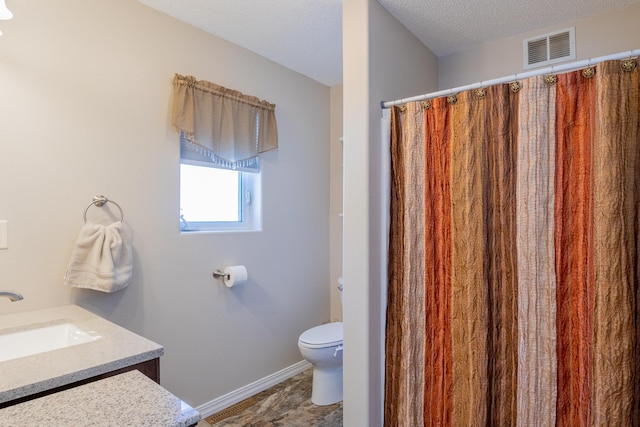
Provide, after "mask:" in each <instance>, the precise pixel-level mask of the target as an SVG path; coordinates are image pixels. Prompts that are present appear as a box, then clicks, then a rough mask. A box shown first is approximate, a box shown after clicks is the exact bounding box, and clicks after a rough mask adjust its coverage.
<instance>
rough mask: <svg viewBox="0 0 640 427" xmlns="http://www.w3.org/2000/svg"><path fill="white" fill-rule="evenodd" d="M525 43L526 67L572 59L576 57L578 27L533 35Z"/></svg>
mask: <svg viewBox="0 0 640 427" xmlns="http://www.w3.org/2000/svg"><path fill="white" fill-rule="evenodd" d="M523 45H524V68H525V69H527V68H535V67H541V66H544V65H551V64H555V63H557V62H563V61H571V60H574V59H576V29H575V27H572V28H569V29H567V30H562V31H558V32H555V33H550V34H545V35H542V36H536V37H532V38H530V39H527V40H525V41H524V42H523Z"/></svg>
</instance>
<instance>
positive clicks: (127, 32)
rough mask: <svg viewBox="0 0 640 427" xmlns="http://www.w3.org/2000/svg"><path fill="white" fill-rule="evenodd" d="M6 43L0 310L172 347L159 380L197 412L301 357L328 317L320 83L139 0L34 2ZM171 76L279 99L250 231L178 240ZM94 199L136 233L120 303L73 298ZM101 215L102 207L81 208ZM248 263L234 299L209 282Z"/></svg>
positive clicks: (1, 43)
mask: <svg viewBox="0 0 640 427" xmlns="http://www.w3.org/2000/svg"><path fill="white" fill-rule="evenodd" d="M9 6H10V8H11V9H12V11H13V13H14V15H15V18H14V19H13V20H11V21H6V22H2V26H1V29H2V31H3V32H4V35H3V36H2V37H1V38H0V87H1V88H2V89H1V93H2V95H1V96H0V117H2V137H1V138H0V182H2V184H1V185H0V219H3V220H8V221H9V249H7V250H0V284H1V285H0V288H3V289H4V288H8V289H13V290H16V291H19V292H21V293H22V294H23V295H24V297H25V300H24V301H21V302H20V303H15V304H10V303H9V302H8V301H6V300H2V301H0V312H2V313H9V312H13V311H25V310H30V309H38V308H42V307H50V306H57V305H63V304H69V303H77V304H79V305H81V306H83V307H86V308H88V309H90V310H91V311H94V312H96V313H98V314H101V315H103V316H104V317H106V318H107V319H110V320H112V321H114V322H116V323H118V324H120V325H122V326H124V327H126V328H128V329H130V330H133V331H134V332H137V333H139V334H141V335H143V336H145V337H147V338H149V339H151V340H154V341H156V342H158V343H160V344H162V345H164V347H165V356H164V357H163V358H162V359H161V370H162V385H163V386H164V387H166V388H168V389H169V390H170V391H171V392H173V393H174V394H176V395H178V396H180V397H181V398H183V399H184V400H186V401H187V402H188V403H190V404H191V405H193V406H199V405H201V404H203V403H205V402H208V401H210V400H213V399H214V398H216V397H219V396H221V395H223V394H226V393H228V392H230V391H233V390H236V389H238V388H240V387H242V386H244V385H247V384H249V383H251V382H253V381H256V380H258V379H261V378H263V377H265V376H267V375H269V374H272V373H274V372H276V371H278V370H280V369H283V368H285V367H288V366H290V365H293V364H294V363H296V362H298V361H300V360H302V357H301V356H300V354H299V351H298V348H297V338H298V335H299V334H300V333H301V332H302V331H304V330H305V329H307V328H309V327H311V326H314V325H317V324H319V323H321V322H323V321H326V320H328V319H329V316H330V304H329V291H328V286H329V284H330V278H329V237H328V236H329V124H330V120H329V111H330V103H329V92H330V91H329V88H327V87H326V86H324V85H321V84H319V83H317V82H315V81H313V80H310V79H308V78H306V77H303V76H301V75H299V74H297V73H294V72H292V71H290V70H287V69H284V68H283V67H280V66H278V65H276V64H275V63H273V62H271V61H268V60H266V59H264V58H262V57H259V56H257V55H255V54H253V53H251V52H249V51H247V50H245V49H242V48H239V47H237V46H235V45H232V44H230V43H228V42H226V41H224V40H222V39H219V38H216V37H214V36H211V35H209V34H207V33H204V32H202V31H200V30H198V29H196V28H195V27H192V26H189V25H186V24H184V23H181V22H179V21H177V20H175V19H173V18H170V17H168V16H166V15H163V14H161V13H159V12H157V11H154V10H153V9H150V8H148V7H146V6H144V5H142V4H141V3H138V2H136V1H132V0H92V1H84V0H58V1H55V2H52V1H50V0H28V1H14V2H11V3H10V4H9ZM174 73H180V74H184V75H194V76H196V77H197V78H198V79H203V80H209V81H212V82H215V83H217V84H220V85H223V86H227V87H229V88H232V89H236V90H240V91H242V92H244V93H247V94H250V95H254V96H257V97H259V98H261V99H266V100H268V101H270V102H273V103H275V104H276V105H277V109H276V115H277V120H278V130H279V137H280V138H279V139H280V148H279V149H278V150H277V151H272V152H269V153H267V154H266V155H265V156H264V158H263V161H262V166H263V169H262V201H263V203H262V224H263V231H262V232H255V233H222V234H189V235H180V234H179V232H178V212H179V211H178V209H179V194H178V188H179V183H178V177H179V174H178V172H179V168H178V165H179V163H178V156H179V150H178V135H177V134H176V132H175V131H174V130H172V129H171V128H170V126H169V101H170V93H171V92H170V91H171V80H172V78H173V75H174ZM97 193H102V194H104V195H106V196H107V197H110V198H112V199H113V200H114V201H116V202H118V203H119V204H120V205H121V206H122V208H123V209H124V217H125V222H126V223H128V225H129V226H130V228H131V229H132V232H133V247H134V256H135V261H134V277H133V280H132V283H131V284H130V285H129V287H128V288H126V289H125V290H123V291H120V292H117V293H114V294H101V293H97V292H94V291H89V290H77V289H68V288H67V287H65V286H64V284H63V275H64V272H65V269H66V267H67V264H68V262H69V257H70V254H71V250H72V247H73V244H74V242H75V239H76V236H77V234H78V232H79V230H80V228H81V226H82V213H83V211H84V209H85V208H86V207H87V205H88V203H89V202H90V201H91V199H92V197H93V196H94V195H95V194H97ZM89 213H90V215H96V216H94V217H93V218H94V219H95V220H96V221H97V220H99V219H100V218H99V216H100V215H101V213H102V210H101V209H99V208H92V209H91V210H90V211H89ZM233 264H244V265H246V266H247V269H248V271H249V276H250V280H249V282H248V283H247V284H246V285H245V286H243V287H239V288H234V289H231V290H230V289H227V288H225V287H224V285H222V282H221V281H218V280H214V279H213V278H212V277H211V272H212V271H213V270H214V269H216V268H222V267H224V266H226V265H233Z"/></svg>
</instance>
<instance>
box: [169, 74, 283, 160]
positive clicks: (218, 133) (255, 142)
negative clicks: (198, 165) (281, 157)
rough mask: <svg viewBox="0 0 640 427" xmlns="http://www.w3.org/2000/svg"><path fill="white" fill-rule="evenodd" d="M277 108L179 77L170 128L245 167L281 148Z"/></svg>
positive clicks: (216, 87)
mask: <svg viewBox="0 0 640 427" xmlns="http://www.w3.org/2000/svg"><path fill="white" fill-rule="evenodd" d="M275 108H276V106H275V104H271V103H269V102H267V101H262V100H260V99H258V98H256V97H254V96H248V95H244V94H243V93H241V92H238V91H236V90H232V89H227V88H225V87H222V86H219V85H217V84H215V83H211V82H207V81H203V80H196V78H195V77H192V76H186V77H185V76H181V75H179V74H176V75H175V77H174V79H173V111H172V117H171V124H172V125H173V126H174V127H175V128H176V129H177V130H178V131H180V132H181V133H182V134H183V135H184V136H185V137H186V139H187V140H188V141H189V142H190V143H192V144H197V145H198V146H200V147H202V149H203V150H204V151H205V152H210V155H212V156H215V157H217V158H219V159H223V160H224V161H227V162H229V163H231V164H236V163H237V164H243V163H246V160H247V159H251V158H255V157H256V156H257V155H258V154H259V153H263V152H265V151H269V150H273V149H274V148H278V130H277V125H276V116H275Z"/></svg>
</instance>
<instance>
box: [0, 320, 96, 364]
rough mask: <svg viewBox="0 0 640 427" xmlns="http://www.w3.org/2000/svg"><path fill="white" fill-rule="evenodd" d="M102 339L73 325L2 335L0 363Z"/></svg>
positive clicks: (63, 324) (94, 333)
mask: <svg viewBox="0 0 640 427" xmlns="http://www.w3.org/2000/svg"><path fill="white" fill-rule="evenodd" d="M98 339H100V335H98V334H97V333H96V332H94V331H86V330H83V329H80V328H79V327H77V326H76V325H74V324H73V323H62V324H60V325H52V326H43V327H36V328H33V329H28V330H26V331H20V332H13V333H10V334H5V335H0V362H4V361H6V360H12V359H17V358H19V357H25V356H31V355H33V354H38V353H45V352H47V351H52V350H58V349H61V348H65V347H71V346H74V345H78V344H84V343H87V342H92V341H95V340H98Z"/></svg>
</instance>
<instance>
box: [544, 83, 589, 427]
mask: <svg viewBox="0 0 640 427" xmlns="http://www.w3.org/2000/svg"><path fill="white" fill-rule="evenodd" d="M556 86H557V88H556V171H555V175H556V183H555V187H556V188H555V196H556V197H555V219H554V220H555V253H556V304H557V322H556V328H557V331H556V333H557V354H558V401H557V425H559V426H586V425H588V424H589V420H590V415H591V375H592V340H591V331H592V328H593V316H592V313H593V288H594V283H593V197H592V195H593V192H592V185H593V176H592V163H591V160H592V147H593V120H594V109H593V101H594V96H595V80H594V79H587V78H585V77H583V75H582V73H581V72H580V71H575V72H571V73H567V74H563V75H560V76H558V83H557V85H556Z"/></svg>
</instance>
